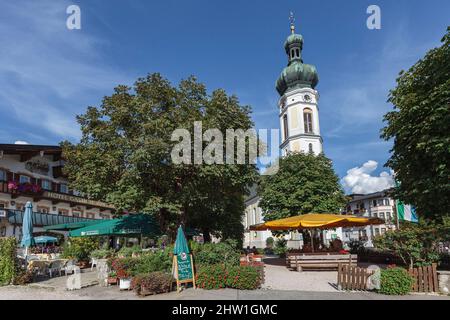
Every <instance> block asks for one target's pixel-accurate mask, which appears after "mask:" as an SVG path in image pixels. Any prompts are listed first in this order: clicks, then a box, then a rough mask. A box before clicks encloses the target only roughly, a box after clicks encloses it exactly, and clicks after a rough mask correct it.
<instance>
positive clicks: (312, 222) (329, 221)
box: [249, 213, 385, 231]
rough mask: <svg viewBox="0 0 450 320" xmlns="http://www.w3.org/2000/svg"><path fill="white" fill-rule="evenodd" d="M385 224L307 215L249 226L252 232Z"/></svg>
mask: <svg viewBox="0 0 450 320" xmlns="http://www.w3.org/2000/svg"><path fill="white" fill-rule="evenodd" d="M383 223H385V222H384V220H383V219H380V218H369V217H357V216H352V215H341V214H330V213H308V214H303V215H300V216H295V217H289V218H284V219H278V220H272V221H267V222H265V223H260V224H255V225H252V226H250V228H249V229H250V230H252V231H264V230H272V231H277V230H278V231H280V230H300V229H334V228H339V227H362V226H368V225H376V224H383Z"/></svg>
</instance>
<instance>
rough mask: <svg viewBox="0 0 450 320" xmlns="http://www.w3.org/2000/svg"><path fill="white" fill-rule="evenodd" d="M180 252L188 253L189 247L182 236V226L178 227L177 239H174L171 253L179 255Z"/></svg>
mask: <svg viewBox="0 0 450 320" xmlns="http://www.w3.org/2000/svg"><path fill="white" fill-rule="evenodd" d="M182 253H185V254H189V247H188V244H187V241H186V237H185V236H184V232H183V228H181V226H179V227H178V232H177V239H176V240H175V247H174V248H173V254H175V255H181V254H182Z"/></svg>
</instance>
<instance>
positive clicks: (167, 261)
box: [130, 250, 172, 275]
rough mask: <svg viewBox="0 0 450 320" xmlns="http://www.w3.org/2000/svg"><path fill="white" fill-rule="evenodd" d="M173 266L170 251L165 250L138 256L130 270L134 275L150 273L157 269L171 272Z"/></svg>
mask: <svg viewBox="0 0 450 320" xmlns="http://www.w3.org/2000/svg"><path fill="white" fill-rule="evenodd" d="M171 267H172V258H171V256H170V254H169V252H167V250H165V251H158V252H154V253H147V254H143V255H142V256H140V257H139V258H136V261H135V263H134V264H133V267H132V269H131V270H130V271H131V274H133V275H138V274H148V273H151V272H155V271H163V272H170V269H171Z"/></svg>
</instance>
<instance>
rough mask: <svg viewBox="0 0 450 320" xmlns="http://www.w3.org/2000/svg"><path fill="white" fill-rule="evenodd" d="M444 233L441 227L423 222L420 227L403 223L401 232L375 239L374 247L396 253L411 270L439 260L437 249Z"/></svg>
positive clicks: (386, 234)
mask: <svg viewBox="0 0 450 320" xmlns="http://www.w3.org/2000/svg"><path fill="white" fill-rule="evenodd" d="M442 231H443V229H442V227H441V226H439V225H435V224H429V223H425V222H423V221H422V222H421V223H420V225H416V224H413V223H403V224H402V225H401V228H400V229H399V230H393V231H388V232H386V233H385V234H383V235H381V236H378V237H375V238H374V245H375V247H376V248H377V249H380V250H389V251H392V252H394V253H395V254H396V255H397V256H399V257H400V258H401V259H402V260H403V262H404V263H405V265H407V266H409V267H410V268H412V267H414V266H422V265H430V264H431V263H433V262H437V261H438V260H439V253H438V250H437V247H438V242H439V241H440V240H441V239H442V235H443V232H442Z"/></svg>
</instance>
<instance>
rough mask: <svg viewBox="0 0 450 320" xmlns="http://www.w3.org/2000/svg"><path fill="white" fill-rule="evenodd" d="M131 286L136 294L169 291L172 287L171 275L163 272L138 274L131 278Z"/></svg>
mask: <svg viewBox="0 0 450 320" xmlns="http://www.w3.org/2000/svg"><path fill="white" fill-rule="evenodd" d="M131 287H132V288H133V290H134V291H135V292H136V294H137V295H143V296H145V295H149V294H158V293H165V292H169V291H170V289H171V288H172V276H171V275H170V274H169V273H165V272H159V271H158V272H151V273H149V274H140V275H137V276H135V277H134V278H133V280H132V282H131Z"/></svg>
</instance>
